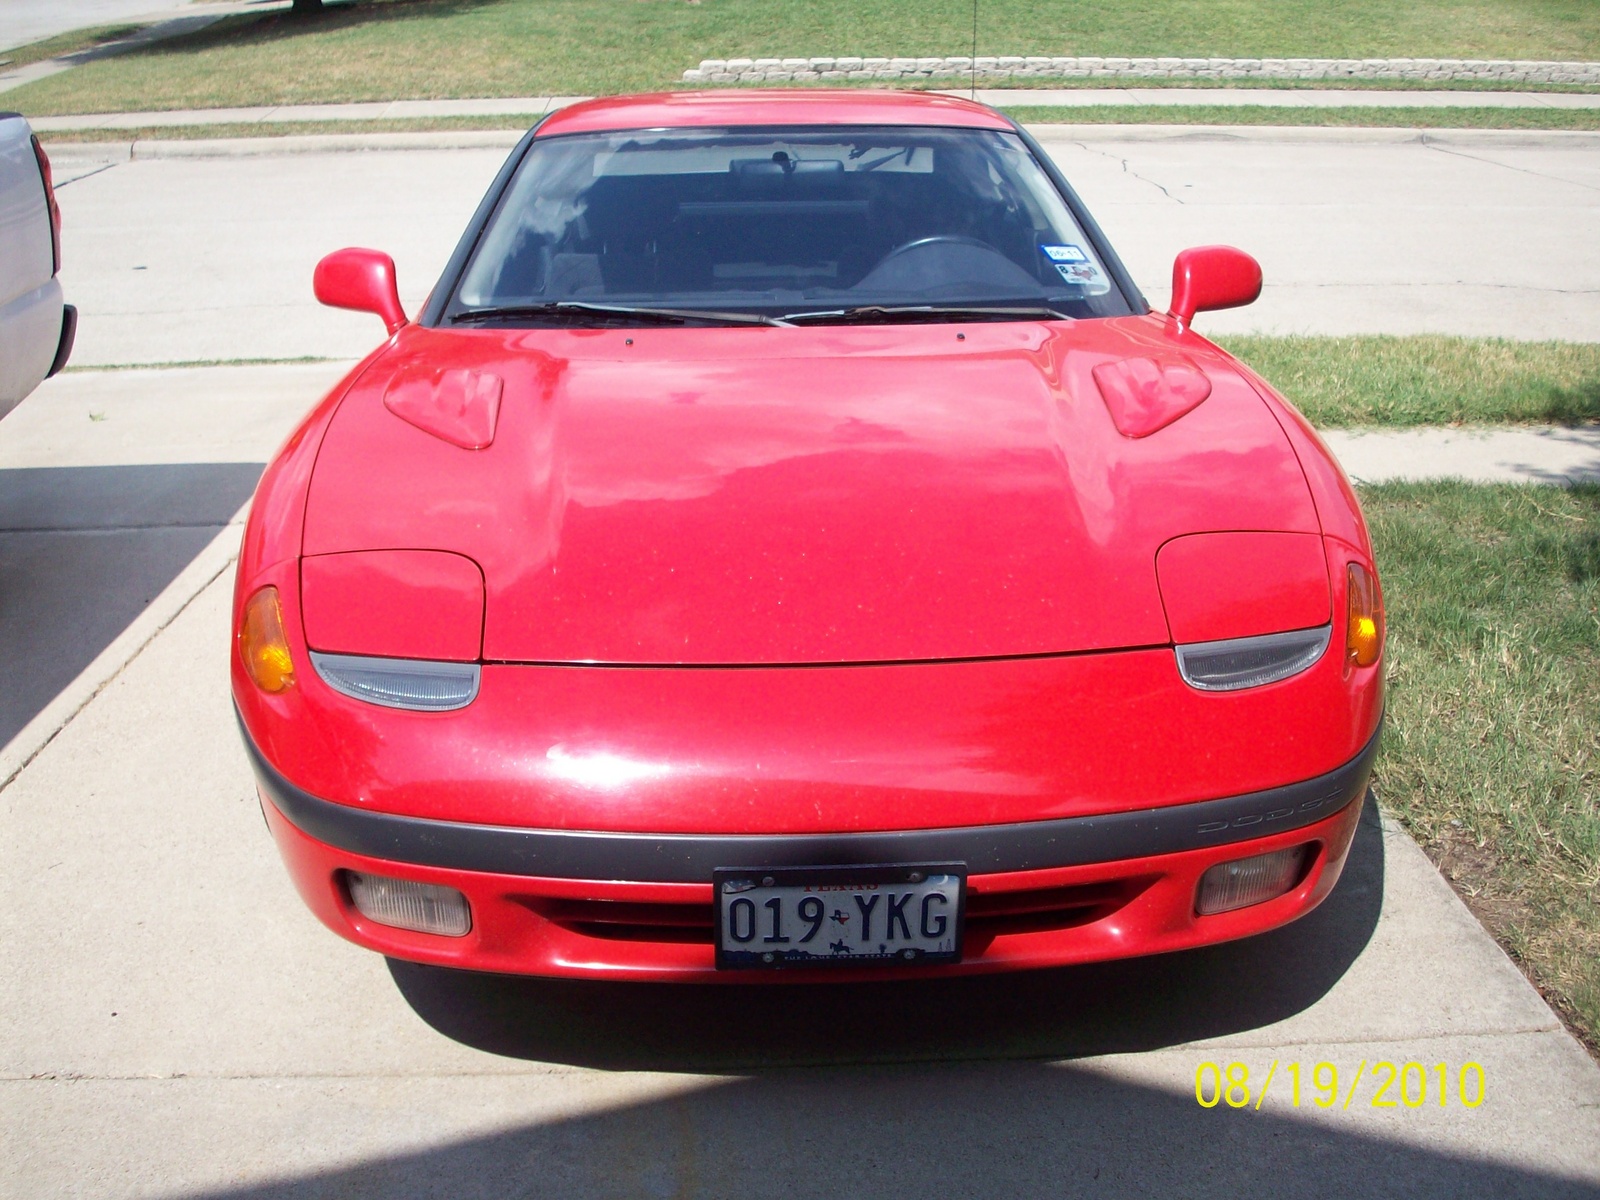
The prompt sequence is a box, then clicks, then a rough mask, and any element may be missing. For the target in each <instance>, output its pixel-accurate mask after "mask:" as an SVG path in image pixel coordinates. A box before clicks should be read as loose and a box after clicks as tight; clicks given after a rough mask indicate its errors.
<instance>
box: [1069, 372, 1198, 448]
mask: <svg viewBox="0 0 1600 1200" xmlns="http://www.w3.org/2000/svg"><path fill="white" fill-rule="evenodd" d="M1094 382H1095V386H1096V387H1098V388H1099V389H1100V395H1101V396H1102V397H1103V398H1104V399H1105V402H1106V408H1107V410H1109V411H1110V413H1111V420H1112V423H1113V424H1115V425H1116V427H1117V432H1118V433H1120V434H1122V436H1123V437H1127V438H1142V437H1149V436H1150V435H1151V434H1152V433H1154V432H1155V431H1156V430H1158V429H1163V428H1165V427H1166V426H1168V425H1171V424H1172V423H1173V422H1174V421H1176V420H1177V419H1178V418H1179V417H1181V416H1183V415H1184V414H1185V413H1188V412H1192V411H1194V409H1195V408H1196V407H1197V406H1198V405H1199V404H1200V402H1201V401H1202V400H1204V399H1205V398H1206V397H1207V396H1209V395H1210V394H1211V380H1209V379H1207V378H1206V377H1205V375H1204V373H1202V372H1201V371H1200V369H1199V368H1198V367H1195V366H1193V365H1191V364H1190V363H1187V362H1183V361H1168V362H1157V361H1156V360H1155V359H1152V358H1124V359H1120V360H1118V361H1116V362H1108V363H1101V364H1100V365H1099V366H1098V367H1096V368H1095V369H1094Z"/></svg>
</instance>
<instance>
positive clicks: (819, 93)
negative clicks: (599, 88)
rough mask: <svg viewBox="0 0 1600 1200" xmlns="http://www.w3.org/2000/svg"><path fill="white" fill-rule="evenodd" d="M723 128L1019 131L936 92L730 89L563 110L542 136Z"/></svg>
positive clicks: (991, 113) (615, 99) (981, 108)
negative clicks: (902, 127)
mask: <svg viewBox="0 0 1600 1200" xmlns="http://www.w3.org/2000/svg"><path fill="white" fill-rule="evenodd" d="M721 125H746V126H750V125H754V126H761V125H769V126H770V125H927V126H946V127H948V126H956V127H960V128H966V129H1012V128H1015V127H1014V126H1013V125H1012V123H1011V122H1010V121H1009V120H1007V119H1006V118H1005V117H1004V116H1002V115H1001V114H1000V113H998V112H996V111H995V110H994V109H992V108H989V107H987V106H986V105H982V104H976V103H974V102H973V101H971V100H963V99H962V98H961V97H959V96H946V95H942V94H940V93H937V92H896V91H889V90H887V89H883V90H872V91H869V90H866V89H852V90H845V89H824V88H793V89H776V88H774V89H767V88H763V89H761V90H759V91H758V90H756V89H753V88H752V89H742V88H741V89H732V88H730V89H728V90H725V91H715V92H658V93H655V94H653V95H644V96H610V97H606V98H603V99H599V100H586V101H584V102H582V103H580V104H574V105H572V106H571V107H569V108H563V109H561V110H559V111H558V112H556V113H554V114H553V115H552V116H550V117H549V118H547V119H546V120H545V122H544V123H543V124H542V125H540V126H539V132H538V136H539V137H554V136H556V135H558V134H564V133H594V132H602V131H607V130H617V129H674V128H694V127H704V126H721Z"/></svg>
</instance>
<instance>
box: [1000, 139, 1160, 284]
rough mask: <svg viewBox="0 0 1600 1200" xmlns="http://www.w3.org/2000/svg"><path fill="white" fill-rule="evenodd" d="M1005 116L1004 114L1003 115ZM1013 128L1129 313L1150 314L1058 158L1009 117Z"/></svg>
mask: <svg viewBox="0 0 1600 1200" xmlns="http://www.w3.org/2000/svg"><path fill="white" fill-rule="evenodd" d="M1002 115H1004V114H1002ZM1006 119H1007V120H1009V121H1011V128H1013V129H1014V130H1016V131H1017V136H1018V137H1020V138H1021V139H1022V144H1023V145H1024V146H1026V147H1027V148H1028V151H1029V153H1031V154H1032V155H1033V157H1034V161H1036V162H1037V163H1038V164H1039V167H1040V169H1042V170H1043V171H1044V173H1045V175H1046V176H1047V177H1048V178H1049V180H1050V182H1051V183H1053V184H1055V185H1056V191H1058V192H1060V193H1061V198H1062V199H1063V200H1065V201H1066V202H1067V208H1068V210H1069V211H1070V212H1071V213H1072V215H1073V217H1074V218H1075V219H1076V220H1077V222H1078V224H1079V226H1080V227H1082V229H1083V233H1084V236H1085V237H1087V238H1088V239H1089V245H1090V246H1092V247H1093V248H1094V252H1095V254H1097V255H1098V256H1099V258H1100V261H1101V263H1102V264H1103V265H1104V266H1105V268H1106V270H1107V271H1108V272H1109V273H1110V275H1111V278H1112V279H1114V280H1115V281H1116V284H1117V287H1118V288H1119V289H1120V290H1121V292H1122V298H1123V300H1124V301H1126V303H1127V305H1128V307H1129V309H1130V311H1131V312H1132V313H1133V314H1134V315H1135V316H1142V315H1144V314H1145V313H1148V312H1150V311H1151V310H1150V302H1149V301H1148V300H1146V299H1145V298H1144V293H1143V292H1141V291H1140V290H1139V285H1138V284H1136V283H1135V282H1134V281H1133V276H1132V275H1130V274H1129V273H1128V268H1127V267H1125V266H1123V264H1122V259H1121V258H1120V257H1119V256H1118V254H1117V252H1116V251H1115V250H1113V249H1112V248H1111V239H1109V238H1108V237H1106V235H1105V231H1104V230H1102V229H1101V228H1100V223H1099V222H1098V221H1096V220H1095V219H1094V217H1093V215H1091V214H1090V212H1089V209H1088V206H1087V205H1085V204H1084V202H1083V201H1082V200H1081V199H1079V197H1078V193H1077V191H1076V190H1075V189H1074V188H1073V186H1072V185H1071V184H1070V183H1068V182H1067V177H1066V176H1065V175H1064V174H1062V171H1061V168H1060V167H1058V166H1056V161H1055V159H1053V158H1051V157H1050V155H1049V154H1048V153H1046V152H1045V148H1044V147H1043V146H1041V145H1040V144H1039V142H1038V139H1037V138H1035V137H1034V136H1033V135H1032V134H1031V133H1029V132H1028V131H1027V130H1026V129H1024V128H1023V127H1022V123H1021V122H1020V121H1017V120H1014V119H1012V118H1010V117H1007V118H1006Z"/></svg>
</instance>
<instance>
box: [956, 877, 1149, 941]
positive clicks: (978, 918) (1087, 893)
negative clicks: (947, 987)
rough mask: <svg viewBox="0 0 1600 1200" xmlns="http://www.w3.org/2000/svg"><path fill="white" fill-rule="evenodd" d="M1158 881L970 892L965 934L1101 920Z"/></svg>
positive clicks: (1070, 925) (1066, 926)
mask: <svg viewBox="0 0 1600 1200" xmlns="http://www.w3.org/2000/svg"><path fill="white" fill-rule="evenodd" d="M1154 882H1155V877H1154V876H1141V877H1138V878H1133V879H1115V880H1110V881H1108V882H1105V883H1083V884H1072V885H1068V886H1066V887H1053V888H1038V889H1034V890H1030V891H1021V892H988V893H968V895H967V934H968V936H978V935H981V936H983V937H984V938H993V937H1000V936H1002V935H1004V934H1013V933H1045V932H1049V931H1052V930H1057V929H1074V928H1076V927H1078V926H1080V925H1092V924H1093V923H1094V922H1096V921H1103V920H1105V918H1107V917H1109V916H1110V915H1111V914H1112V913H1114V912H1116V911H1117V910H1118V909H1120V908H1122V907H1123V906H1125V905H1127V904H1128V903H1130V902H1131V901H1132V900H1133V899H1134V898H1135V897H1137V896H1138V895H1139V894H1140V893H1141V892H1143V891H1144V890H1145V889H1146V888H1148V887H1149V886H1150V885H1151V884H1152V883H1154Z"/></svg>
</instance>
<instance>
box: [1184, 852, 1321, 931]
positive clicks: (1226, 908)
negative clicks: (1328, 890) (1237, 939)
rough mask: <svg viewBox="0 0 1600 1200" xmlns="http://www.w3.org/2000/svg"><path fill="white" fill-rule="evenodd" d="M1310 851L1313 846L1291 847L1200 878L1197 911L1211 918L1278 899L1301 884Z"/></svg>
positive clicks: (1231, 864)
mask: <svg viewBox="0 0 1600 1200" xmlns="http://www.w3.org/2000/svg"><path fill="white" fill-rule="evenodd" d="M1310 849H1311V847H1310V846H1309V845H1305V846H1290V847H1289V848H1288V849H1287V850H1274V851H1273V852H1272V853H1271V854H1257V855H1255V856H1254V857H1252V858H1238V859H1235V860H1234V861H1233V862H1225V863H1218V864H1217V865H1216V866H1214V867H1212V868H1211V869H1210V870H1209V871H1207V872H1206V873H1205V874H1204V875H1202V876H1200V894H1199V896H1198V897H1196V899H1195V911H1197V912H1198V913H1199V914H1200V915H1201V916H1207V915H1210V914H1212V913H1224V912H1232V911H1233V910H1234V909H1236V908H1249V907H1250V905H1252V904H1261V903H1264V902H1265V901H1267V900H1273V899H1276V898H1277V897H1279V896H1281V895H1283V894H1284V893H1285V892H1287V891H1288V890H1289V889H1290V888H1292V887H1294V885H1295V884H1297V883H1299V882H1300V868H1301V865H1302V864H1303V863H1304V861H1305V858H1306V853H1307V851H1309V850H1310Z"/></svg>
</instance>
